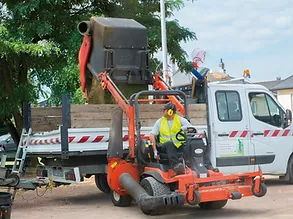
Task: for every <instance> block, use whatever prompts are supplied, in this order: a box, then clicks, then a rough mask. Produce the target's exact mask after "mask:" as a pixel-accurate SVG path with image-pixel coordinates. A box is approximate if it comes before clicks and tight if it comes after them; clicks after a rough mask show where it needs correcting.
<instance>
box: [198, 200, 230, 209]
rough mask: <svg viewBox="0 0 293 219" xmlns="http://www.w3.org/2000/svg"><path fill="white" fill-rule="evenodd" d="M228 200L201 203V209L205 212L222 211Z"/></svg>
mask: <svg viewBox="0 0 293 219" xmlns="http://www.w3.org/2000/svg"><path fill="white" fill-rule="evenodd" d="M227 202H228V200H221V201H212V202H202V203H199V204H198V205H199V207H200V208H201V209H205V210H212V209H220V208H223V207H224V206H225V205H226V204H227Z"/></svg>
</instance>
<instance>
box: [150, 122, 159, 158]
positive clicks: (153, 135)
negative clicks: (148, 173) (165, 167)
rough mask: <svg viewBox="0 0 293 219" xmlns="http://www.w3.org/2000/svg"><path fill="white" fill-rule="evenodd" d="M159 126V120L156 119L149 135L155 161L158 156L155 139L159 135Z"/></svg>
mask: <svg viewBox="0 0 293 219" xmlns="http://www.w3.org/2000/svg"><path fill="white" fill-rule="evenodd" d="M160 125H161V119H158V120H157V121H156V123H155V125H154V127H153V128H152V131H151V133H150V142H151V144H152V148H153V152H154V157H155V158H156V159H158V158H159V156H158V150H157V143H156V138H157V135H158V134H159V130H160Z"/></svg>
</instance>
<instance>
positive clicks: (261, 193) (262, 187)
mask: <svg viewBox="0 0 293 219" xmlns="http://www.w3.org/2000/svg"><path fill="white" fill-rule="evenodd" d="M251 190H252V194H253V195H254V196H256V197H259V198H260V197H263V196H264V195H265V194H266V193H267V186H266V185H265V184H264V183H263V182H261V183H260V191H259V192H255V183H253V185H252V188H251Z"/></svg>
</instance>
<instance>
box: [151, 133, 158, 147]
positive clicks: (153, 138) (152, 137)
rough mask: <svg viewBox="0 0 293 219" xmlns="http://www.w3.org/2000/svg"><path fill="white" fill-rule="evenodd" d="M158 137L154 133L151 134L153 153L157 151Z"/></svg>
mask: <svg viewBox="0 0 293 219" xmlns="http://www.w3.org/2000/svg"><path fill="white" fill-rule="evenodd" d="M156 137H157V136H156V135H154V134H153V133H151V134H150V142H151V144H152V148H153V151H156V150H157V145H156Z"/></svg>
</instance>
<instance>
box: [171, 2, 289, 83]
mask: <svg viewBox="0 0 293 219" xmlns="http://www.w3.org/2000/svg"><path fill="white" fill-rule="evenodd" d="M174 18H175V19H177V20H179V23H180V25H181V26H183V27H186V28H189V29H190V30H191V31H193V32H195V33H196V36H197V38H198V40H197V41H192V42H187V43H182V44H181V45H182V47H183V48H184V49H185V50H186V52H187V53H188V54H189V55H190V56H191V53H192V51H193V49H195V48H200V49H202V50H205V51H206V52H207V56H206V60H205V63H204V66H206V67H208V68H210V69H212V70H215V71H216V70H218V69H219V67H218V66H219V62H220V59H221V58H223V62H224V63H225V68H226V71H227V73H228V74H229V75H231V76H234V77H237V78H238V77H242V74H243V70H244V69H249V70H250V73H251V80H252V81H254V82H259V81H269V80H275V79H276V77H281V78H282V79H285V78H287V77H289V76H290V75H292V74H293V67H292V63H293V0H197V1H195V2H193V3H192V2H191V1H187V0H185V7H184V8H182V9H181V10H180V11H176V12H174Z"/></svg>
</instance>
